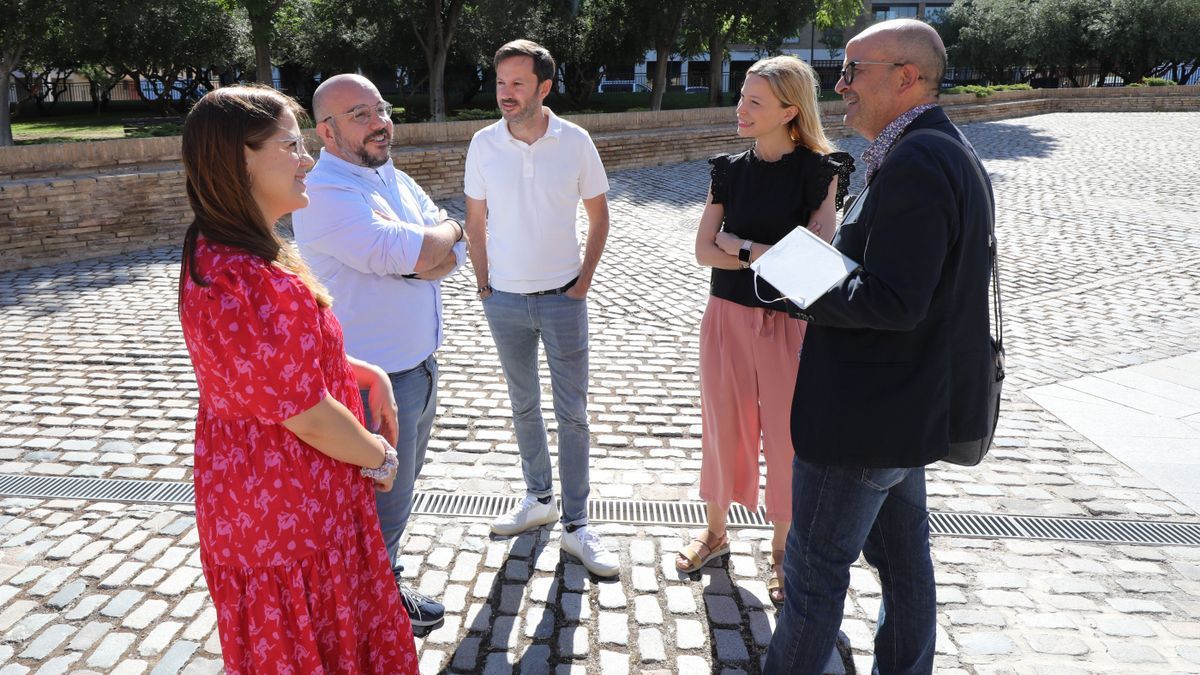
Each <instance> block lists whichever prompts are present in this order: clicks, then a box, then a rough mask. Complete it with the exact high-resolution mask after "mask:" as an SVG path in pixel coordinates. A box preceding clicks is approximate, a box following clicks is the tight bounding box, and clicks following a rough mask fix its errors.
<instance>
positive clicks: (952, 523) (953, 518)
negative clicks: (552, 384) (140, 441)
mask: <svg viewBox="0 0 1200 675" xmlns="http://www.w3.org/2000/svg"><path fill="white" fill-rule="evenodd" d="M0 497H30V498H41V499H55V498H57V499H83V500H88V501H115V502H133V503H140V504H174V505H177V504H187V505H190V504H192V503H193V501H194V492H193V490H192V484H191V483H176V482H165V481H144V480H114V479H105V478H73V477H57V476H54V477H49V476H14V475H4V474H0ZM517 501H518V498H517V497H503V496H499V495H464V494H438V493H429V492H420V493H417V494H416V495H415V496H414V498H413V513H414V514H417V515H427V516H445V517H460V518H494V517H496V516H498V515H500V514H502V513H504V512H506V511H508V510H509V509H511V508H512V507H514V506H516V504H517ZM588 518H589V519H590V520H593V521H595V522H607V523H625V524H628V525H660V526H666V527H702V526H704V504H703V503H701V502H666V501H641V500H631V499H593V500H590V501H589V502H588ZM729 525H730V526H731V527H741V528H769V527H770V523H768V522H767V518H766V510H765V509H764V508H763V507H761V506H760V507H759V508H758V510H757V511H750V510H748V509H746V508H745V507H743V506H742V505H740V504H734V505H733V506H732V507H731V508H730V510H729ZM929 529H930V532H931V533H932V534H934V535H946V536H957V537H978V538H986V539H998V538H999V539H1046V540H1057V541H1082V542H1092V543H1102V544H1150V545H1180V546H1200V523H1194V522H1186V523H1180V522H1154V521H1146V520H1109V519H1100V518H1062V517H1047V516H1014V515H1000V514H986V513H946V512H940V511H935V512H931V513H930V514H929Z"/></svg>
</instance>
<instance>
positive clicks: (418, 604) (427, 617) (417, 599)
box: [400, 584, 446, 637]
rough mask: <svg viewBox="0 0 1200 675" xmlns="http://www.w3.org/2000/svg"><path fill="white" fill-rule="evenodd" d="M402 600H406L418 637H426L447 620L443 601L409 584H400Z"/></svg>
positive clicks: (405, 603) (414, 631)
mask: <svg viewBox="0 0 1200 675" xmlns="http://www.w3.org/2000/svg"><path fill="white" fill-rule="evenodd" d="M400 600H401V601H403V602H404V609H405V610H406V611H407V612H408V620H409V621H410V622H412V627H413V635H414V636H416V637H425V636H426V635H428V634H429V633H430V632H432V631H434V630H437V629H438V628H441V627H442V624H444V623H445V622H446V618H445V617H446V607H445V606H444V605H442V603H440V602H438V601H437V600H434V599H433V598H430V597H427V596H424V595H421V594H420V593H418V592H416V591H414V590H413V589H411V588H409V587H408V585H407V584H400Z"/></svg>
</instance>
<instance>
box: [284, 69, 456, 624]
mask: <svg viewBox="0 0 1200 675" xmlns="http://www.w3.org/2000/svg"><path fill="white" fill-rule="evenodd" d="M313 109H314V111H315V113H316V115H315V116H316V119H317V128H316V131H317V135H318V136H320V137H321V141H322V142H323V143H324V146H325V147H324V149H323V150H322V151H321V158H320V160H319V161H318V162H317V164H316V166H315V167H313V170H312V171H311V172H309V174H308V178H307V180H306V183H307V186H308V196H309V205H308V206H307V207H306V208H303V209H300V210H299V211H297V212H296V213H295V214H294V215H293V216H292V226H293V229H294V230H295V233H296V243H297V244H298V245H299V247H300V253H301V255H302V256H303V257H304V259H305V260H306V261H307V262H308V264H309V265H310V266H311V267H312V269H313V272H314V273H316V275H317V276H318V277H319V278H320V279H321V282H322V283H324V284H325V286H326V287H328V288H329V290H330V292H331V293H332V294H333V297H334V303H333V313H334V314H335V315H337V317H338V320H339V321H340V322H341V324H342V332H343V333H344V335H345V340H346V352H347V353H348V354H350V355H352V356H355V357H358V358H363V359H369V360H370V361H371V362H372V363H377V364H379V365H380V367H382V368H383V369H384V370H386V371H387V372H388V377H389V379H390V380H391V383H392V392H393V393H394V394H395V397H396V404H397V408H398V415H397V420H398V428H399V431H400V435H399V440H398V441H397V443H396V454H397V456H398V458H399V460H400V466H399V467H398V468H397V470H396V482H395V484H394V486H393V487H392V490H391V491H390V492H377V493H376V494H375V502H376V505H377V507H378V510H379V524H380V526H381V528H382V529H383V540H384V542H385V543H386V544H387V548H388V555H389V556H390V557H391V561H392V568H393V570H394V571H395V573H396V580H397V583H399V580H400V572H401V571H402V570H403V567H402V565H401V564H400V561H399V559H398V549H399V545H400V537H401V535H402V534H404V528H405V525H406V524H407V523H408V517H409V514H410V513H411V512H412V501H413V486H414V484H415V482H416V480H417V476H419V475H420V473H421V465H422V464H423V463H424V461H425V450H426V448H427V447H428V445H429V435H430V431H431V429H432V427H433V413H434V410H435V409H436V408H437V375H438V368H437V361H436V360H435V359H434V352H435V351H436V350H437V348H438V347H440V346H441V343H442V294H441V284H440V282H439V279H441V278H443V277H445V276H446V275H448V274H450V273H451V272H453V271H454V270H455V269H456V268H457V267H458V266H459V265H461V264H462V263H463V262H464V260H465V258H466V250H465V242H463V241H462V240H463V228H462V226H460V225H459V224H458V223H457V222H455V221H454V220H452V219H449V218H446V217H445V214H444V213H442V212H441V211H439V209H438V208H437V206H435V205H434V203H433V201H432V200H431V199H430V198H429V196H428V195H427V194H425V191H424V190H422V189H421V187H420V186H419V185H417V184H416V182H415V181H413V179H412V178H410V177H409V176H408V175H407V174H405V173H404V172H403V171H400V170H399V169H397V168H396V167H395V166H393V165H392V158H391V154H390V146H391V141H392V120H391V110H392V106H391V105H390V104H389V103H387V102H386V101H384V100H383V98H382V97H381V96H380V95H379V91H378V90H377V89H376V88H375V85H373V84H371V81H370V80H367V79H366V78H363V77H360V76H358V75H335V76H334V77H331V78H329V79H327V80H325V81H324V82H322V83H321V86H319V87H317V90H316V92H314V94H313ZM368 410H369V408H368ZM400 591H401V593H400V595H401V598H402V599H403V600H404V606H405V608H406V609H407V610H408V614H409V617H410V618H411V619H412V624H413V629H414V632H415V633H416V634H417V635H422V634H424V633H425V632H428V631H430V630H433V629H434V628H436V627H437V626H438V625H440V624H441V623H442V621H443V614H444V612H445V608H444V607H443V606H442V604H441V603H438V602H436V601H434V600H433V599H432V598H428V597H426V596H424V595H421V594H420V593H417V592H415V591H413V590H412V589H410V588H408V587H407V586H405V585H404V584H400Z"/></svg>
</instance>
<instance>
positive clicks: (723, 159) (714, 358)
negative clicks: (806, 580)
mask: <svg viewBox="0 0 1200 675" xmlns="http://www.w3.org/2000/svg"><path fill="white" fill-rule="evenodd" d="M818 88H819V85H818V80H817V77H816V73H815V72H814V71H813V69H812V68H811V67H810V66H809V65H808V64H806V63H804V62H803V61H801V60H799V59H797V58H795V57H791V56H777V57H773V58H769V59H763V60H761V61H759V62H757V63H755V64H754V65H753V66H751V68H750V70H749V71H748V72H747V74H746V81H745V84H743V85H742V96H741V100H739V101H738V106H737V133H738V135H739V136H742V137H744V138H749V139H752V140H753V141H754V145H753V146H752V147H751V148H750V149H749V150H746V151H745V152H742V153H739V154H736V155H721V156H719V157H715V158H713V159H712V160H710V164H712V183H711V186H710V188H709V195H708V202H707V204H706V205H705V207H704V214H703V215H702V216H701V218H700V226H699V229H698V231H697V233H696V260H697V262H699V263H700V264H701V265H704V266H706V267H711V268H712V283H711V292H710V297H709V299H708V307H707V308H706V309H705V312H704V319H703V321H702V322H701V324H700V403H701V418H702V424H703V463H702V465H701V469H700V497H701V498H702V499H704V501H705V503H706V504H707V511H708V527H707V528H706V529H705V530H704V531H703V532H702V533H700V534H699V535H698V536H697V537H696V538H695V539H693V540H692V541H691V542H690V543H689V544H688V545H686V546H685V547H683V549H681V550H680V551H679V557H678V558H677V560H676V563H675V564H676V567H677V568H678V569H679V570H680V571H681V572H694V571H696V570H699V569H700V568H701V567H703V566H704V565H705V564H706V563H708V562H709V561H710V560H712V559H714V558H717V557H720V556H722V555H725V554H726V553H728V552H729V537H728V535H727V533H726V531H725V529H726V514H727V512H728V510H729V505H730V504H731V503H732V502H734V501H737V502H739V503H741V504H743V505H745V506H746V507H747V508H750V509H757V508H758V488H759V468H758V461H759V455H760V453H761V454H762V455H764V456H765V457H766V464H767V480H766V511H767V518H768V519H769V520H770V521H771V523H772V525H773V529H774V532H773V536H772V540H771V550H772V555H771V559H772V560H771V562H772V579H771V581H770V583H769V584H768V588H769V591H770V594H771V600H772V601H773V602H775V603H776V604H779V603H781V602H783V597H784V596H783V594H784V591H783V566H782V563H783V550H784V544H785V542H786V540H787V533H788V528H789V525H790V524H791V513H792V508H791V476H792V471H791V465H792V458H793V457H794V453H793V450H792V441H791V430H790V425H789V420H790V417H791V409H792V390H793V387H794V386H795V382H796V370H797V368H798V367H799V363H800V347H801V344H802V343H803V341H804V327H805V324H804V322H803V321H802V320H800V319H798V318H794V317H792V316H790V315H789V314H788V310H787V306H786V303H783V302H778V301H777V300H778V298H779V293H778V292H777V291H776V290H775V289H774V288H772V287H771V286H770V285H769V284H767V283H766V282H764V281H761V280H759V281H758V282H757V284H756V282H755V279H754V276H753V273H752V272H751V271H750V270H749V269H748V268H749V265H750V263H751V262H753V261H754V260H755V259H757V258H758V257H759V256H761V255H763V254H764V253H766V252H767V250H769V249H770V248H771V246H772V245H773V244H775V243H776V242H778V241H779V240H780V239H782V238H783V237H784V235H786V234H787V233H788V232H790V231H791V230H792V229H794V228H796V227H805V226H807V227H809V228H810V229H812V230H813V231H814V232H816V233H817V234H818V235H819V236H820V237H821V238H823V239H825V240H826V241H829V240H831V239H832V238H833V234H834V229H835V227H836V223H835V212H836V210H837V209H838V208H840V207H841V202H842V198H843V197H844V196H845V194H846V190H847V189H848V184H849V176H850V173H851V172H852V171H853V170H854V162H853V160H852V159H851V158H850V156H849V155H847V154H845V153H835V152H834V148H833V146H832V145H831V144H830V142H829V141H828V140H827V139H826V138H825V132H824V131H823V130H822V129H821V117H820V113H819V111H818V108H817V90H818ZM773 301H776V302H773Z"/></svg>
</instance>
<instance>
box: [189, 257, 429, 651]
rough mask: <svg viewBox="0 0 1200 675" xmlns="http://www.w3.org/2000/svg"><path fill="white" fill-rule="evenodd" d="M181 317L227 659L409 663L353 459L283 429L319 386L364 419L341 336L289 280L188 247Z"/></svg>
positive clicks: (406, 638)
mask: <svg viewBox="0 0 1200 675" xmlns="http://www.w3.org/2000/svg"><path fill="white" fill-rule="evenodd" d="M195 264H196V266H197V267H196V269H197V270H199V271H200V272H201V274H202V276H203V278H204V279H205V280H206V281H207V282H209V284H210V285H209V286H208V287H201V286H198V285H196V284H195V283H193V282H192V280H191V279H190V278H188V279H187V280H186V282H185V284H184V287H183V292H182V295H181V297H180V305H181V307H180V310H181V311H180V317H181V322H182V323H183V335H184V339H185V341H186V342H187V348H188V353H189V354H190V355H191V358H192V366H193V368H194V369H195V371H196V383H197V385H198V386H199V390H200V405H199V411H198V413H197V416H196V464H195V470H194V481H195V484H196V523H197V526H198V529H199V534H200V557H201V562H202V564H203V567H204V578H205V580H206V581H207V582H208V589H209V593H210V594H211V595H212V598H213V603H214V604H215V605H216V609H217V628H218V630H219V632H220V636H221V650H222V652H223V654H224V659H225V669H226V671H227V672H228V673H230V675H235V674H241V673H245V674H249V673H289V674H294V675H310V674H312V673H376V674H380V675H383V674H386V675H394V674H396V673H414V674H415V673H416V672H417V657H416V651H415V649H414V648H413V638H412V627H411V626H410V625H409V620H408V615H407V614H406V613H405V612H404V609H403V605H401V602H400V594H399V592H398V591H397V589H396V581H395V579H394V578H393V577H392V570H391V565H390V564H389V562H388V557H387V549H386V548H385V547H384V544H383V535H382V534H381V533H380V530H379V517H378V515H377V514H376V511H375V498H374V492H373V490H374V488H373V485H372V483H371V481H370V480H368V479H366V478H364V477H362V476H361V475H360V474H359V471H358V467H356V466H353V465H351V464H346V463H344V462H339V461H337V460H335V459H332V458H330V457H328V456H326V455H324V454H322V453H320V452H318V451H317V450H316V449H314V448H313V447H311V446H309V445H307V444H306V443H304V442H303V441H301V440H300V439H299V438H297V437H296V436H295V435H294V434H292V433H291V432H290V431H288V430H287V429H286V428H285V427H284V426H283V425H282V424H281V423H282V422H283V421H284V420H286V419H288V418H290V417H292V416H294V415H296V414H298V413H301V412H304V411H305V410H308V409H309V408H311V407H312V406H313V405H315V404H316V403H317V402H319V401H320V400H321V399H322V398H323V397H324V396H325V394H326V393H328V394H329V395H330V396H332V397H334V398H335V399H337V400H338V401H340V402H341V403H342V404H343V405H345V406H346V407H347V408H349V409H350V410H351V411H352V412H353V413H354V415H355V416H356V417H357V418H358V419H359V421H360V422H361V421H362V419H363V413H362V401H361V397H360V395H359V393H358V386H357V385H356V384H355V380H354V375H353V371H352V370H351V369H350V365H349V363H348V362H347V361H346V356H345V353H346V352H345V347H344V346H343V343H342V330H341V327H340V325H339V324H338V322H337V319H335V318H334V316H333V313H332V312H331V311H330V310H329V309H327V308H325V309H322V308H319V307H318V306H317V303H316V301H315V300H314V298H313V296H312V293H311V292H309V290H308V288H307V287H306V286H305V285H304V284H303V283H302V282H301V281H300V279H299V278H297V277H296V276H294V275H292V274H289V273H288V272H286V271H284V270H282V269H281V268H279V267H277V266H274V265H270V264H268V263H266V262H264V261H263V260H262V259H261V258H259V257H257V256H253V255H250V254H248V253H246V252H245V251H242V250H240V249H235V248H230V247H228V246H223V245H220V244H215V243H212V242H207V241H206V240H204V239H203V238H201V239H200V241H199V242H198V244H197V247H196V256H195Z"/></svg>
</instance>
